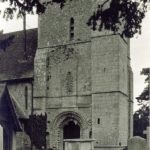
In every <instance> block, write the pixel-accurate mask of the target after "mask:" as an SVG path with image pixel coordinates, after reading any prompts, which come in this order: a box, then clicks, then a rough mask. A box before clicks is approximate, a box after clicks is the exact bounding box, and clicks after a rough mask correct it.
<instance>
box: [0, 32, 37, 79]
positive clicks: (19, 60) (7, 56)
mask: <svg viewBox="0 0 150 150" xmlns="http://www.w3.org/2000/svg"><path fill="white" fill-rule="evenodd" d="M26 37H27V38H26V39H27V40H26V43H27V44H26V47H27V56H28V59H27V60H26V59H25V57H24V32H23V31H18V32H12V33H8V34H2V35H0V41H4V40H5V39H8V38H9V39H10V40H11V42H10V44H9V43H5V44H4V46H5V45H6V44H7V45H8V47H7V48H6V49H3V47H4V46H3V44H2V42H0V44H1V45H0V81H4V80H12V79H21V78H30V77H33V69H34V57H35V53H36V49H37V29H30V30H27V32H26Z"/></svg>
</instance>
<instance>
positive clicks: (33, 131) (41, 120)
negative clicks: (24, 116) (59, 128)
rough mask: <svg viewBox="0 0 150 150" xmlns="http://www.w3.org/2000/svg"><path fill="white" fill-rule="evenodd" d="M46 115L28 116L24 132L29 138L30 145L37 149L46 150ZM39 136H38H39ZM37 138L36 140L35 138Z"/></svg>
mask: <svg viewBox="0 0 150 150" xmlns="http://www.w3.org/2000/svg"><path fill="white" fill-rule="evenodd" d="M46 130H47V115H46V114H45V115H30V117H29V120H28V122H27V124H26V126H25V132H26V133H27V134H28V135H29V136H30V139H31V143H32V145H34V146H35V147H36V148H37V149H39V150H42V149H46V136H47V132H46ZM39 135H40V136H39ZM37 137H38V138H37Z"/></svg>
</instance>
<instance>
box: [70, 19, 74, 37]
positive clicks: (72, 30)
mask: <svg viewBox="0 0 150 150" xmlns="http://www.w3.org/2000/svg"><path fill="white" fill-rule="evenodd" d="M70 40H74V18H71V19H70Z"/></svg>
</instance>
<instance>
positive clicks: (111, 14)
mask: <svg viewBox="0 0 150 150" xmlns="http://www.w3.org/2000/svg"><path fill="white" fill-rule="evenodd" d="M66 1H67V0H50V1H47V2H43V3H41V1H40V0H3V2H9V3H10V7H8V8H6V9H5V12H4V17H5V18H7V19H8V18H11V19H12V18H13V14H14V13H15V12H16V11H17V9H16V8H18V9H19V11H18V17H20V16H22V15H24V14H25V13H33V9H34V8H35V9H36V13H37V14H41V13H44V12H45V10H46V7H47V5H49V4H51V5H53V4H54V3H57V4H60V8H63V7H64V6H65V3H66ZM68 1H72V0H68ZM148 3H149V0H138V2H136V1H135V0H105V1H104V3H103V4H101V5H98V8H97V10H95V12H94V13H93V15H92V14H91V17H90V16H89V20H88V22H87V24H88V25H89V26H91V28H92V29H93V30H99V31H101V30H102V29H103V28H104V29H107V30H111V31H113V32H114V33H116V32H118V31H121V35H122V36H126V37H133V36H134V34H135V33H140V32H141V22H142V19H143V18H144V16H145V12H146V10H147V5H148ZM106 5H109V7H108V8H107V9H105V8H106V7H105V6H106Z"/></svg>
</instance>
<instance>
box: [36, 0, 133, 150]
mask: <svg viewBox="0 0 150 150" xmlns="http://www.w3.org/2000/svg"><path fill="white" fill-rule="evenodd" d="M99 2H101V1H99ZM97 5H98V1H93V0H72V1H69V0H68V1H67V2H66V3H65V6H64V7H63V8H62V9H60V6H59V5H58V4H54V5H48V8H47V10H46V12H45V13H44V14H42V15H41V16H39V31H38V35H39V36H38V49H37V52H36V57H35V62H34V70H35V72H34V112H35V113H41V112H46V113H47V116H48V122H47V127H48V129H47V130H48V133H49V135H48V136H47V147H48V148H53V149H57V150H62V149H63V140H64V139H77V138H80V139H89V138H92V139H95V140H96V141H95V149H99V150H108V149H112V148H113V150H118V149H119V150H121V149H123V147H124V146H126V145H127V139H128V138H129V137H130V136H131V135H132V117H131V116H132V71H131V69H130V50H129V42H128V40H125V39H123V38H121V36H120V35H119V34H116V35H114V34H112V33H111V32H108V31H103V32H96V31H92V30H91V29H90V28H89V27H88V26H87V24H86V23H87V21H88V19H89V17H90V16H91V15H92V14H93V10H95V9H96V7H97Z"/></svg>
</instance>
